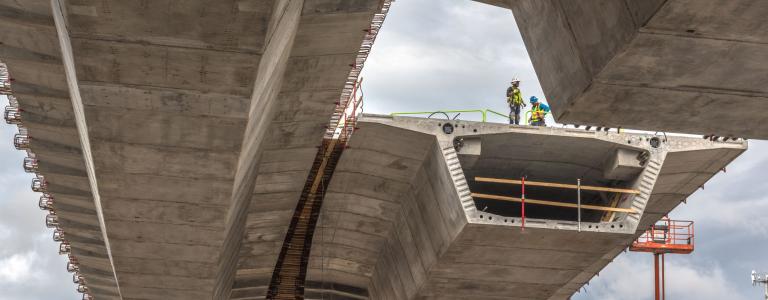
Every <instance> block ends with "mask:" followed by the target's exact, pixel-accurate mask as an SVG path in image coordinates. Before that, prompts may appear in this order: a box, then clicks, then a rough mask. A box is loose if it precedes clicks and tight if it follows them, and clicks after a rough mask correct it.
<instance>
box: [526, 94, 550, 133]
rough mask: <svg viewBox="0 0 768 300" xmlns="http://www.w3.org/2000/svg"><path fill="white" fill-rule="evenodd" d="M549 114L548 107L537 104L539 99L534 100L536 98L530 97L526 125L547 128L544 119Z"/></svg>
mask: <svg viewBox="0 0 768 300" xmlns="http://www.w3.org/2000/svg"><path fill="white" fill-rule="evenodd" d="M549 112H550V110H549V106H547V105H546V104H544V103H541V102H539V98H536V96H531V118H530V119H529V120H528V124H531V126H547V123H546V122H545V121H544V118H545V117H546V116H547V114H548V113H549Z"/></svg>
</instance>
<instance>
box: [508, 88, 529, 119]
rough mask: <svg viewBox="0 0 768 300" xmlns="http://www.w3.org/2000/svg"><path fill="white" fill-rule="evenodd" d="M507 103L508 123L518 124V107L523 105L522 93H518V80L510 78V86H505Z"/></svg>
mask: <svg viewBox="0 0 768 300" xmlns="http://www.w3.org/2000/svg"><path fill="white" fill-rule="evenodd" d="M507 104H509V124H515V125H519V124H520V108H521V107H525V103H524V102H523V95H522V93H520V80H519V79H517V78H515V79H512V82H511V86H510V87H509V88H507Z"/></svg>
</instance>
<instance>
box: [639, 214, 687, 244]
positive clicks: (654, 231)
mask: <svg viewBox="0 0 768 300" xmlns="http://www.w3.org/2000/svg"><path fill="white" fill-rule="evenodd" d="M693 237H694V233H693V221H679V220H667V219H662V220H661V221H659V222H657V223H656V224H654V225H653V226H651V229H649V230H647V231H646V232H644V233H643V234H642V235H640V237H639V238H638V239H637V242H638V243H655V244H665V245H693Z"/></svg>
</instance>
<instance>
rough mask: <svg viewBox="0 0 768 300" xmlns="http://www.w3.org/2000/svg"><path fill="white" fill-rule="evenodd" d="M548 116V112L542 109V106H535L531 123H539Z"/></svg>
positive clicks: (532, 109)
mask: <svg viewBox="0 0 768 300" xmlns="http://www.w3.org/2000/svg"><path fill="white" fill-rule="evenodd" d="M546 116H547V111H546V110H544V109H542V108H541V104H539V105H535V106H533V107H532V108H531V122H538V121H541V120H544V117H546Z"/></svg>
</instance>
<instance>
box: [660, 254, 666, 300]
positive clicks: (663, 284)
mask: <svg viewBox="0 0 768 300" xmlns="http://www.w3.org/2000/svg"><path fill="white" fill-rule="evenodd" d="M661 299H662V300H666V299H667V283H666V281H665V280H664V253H662V254H661Z"/></svg>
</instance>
